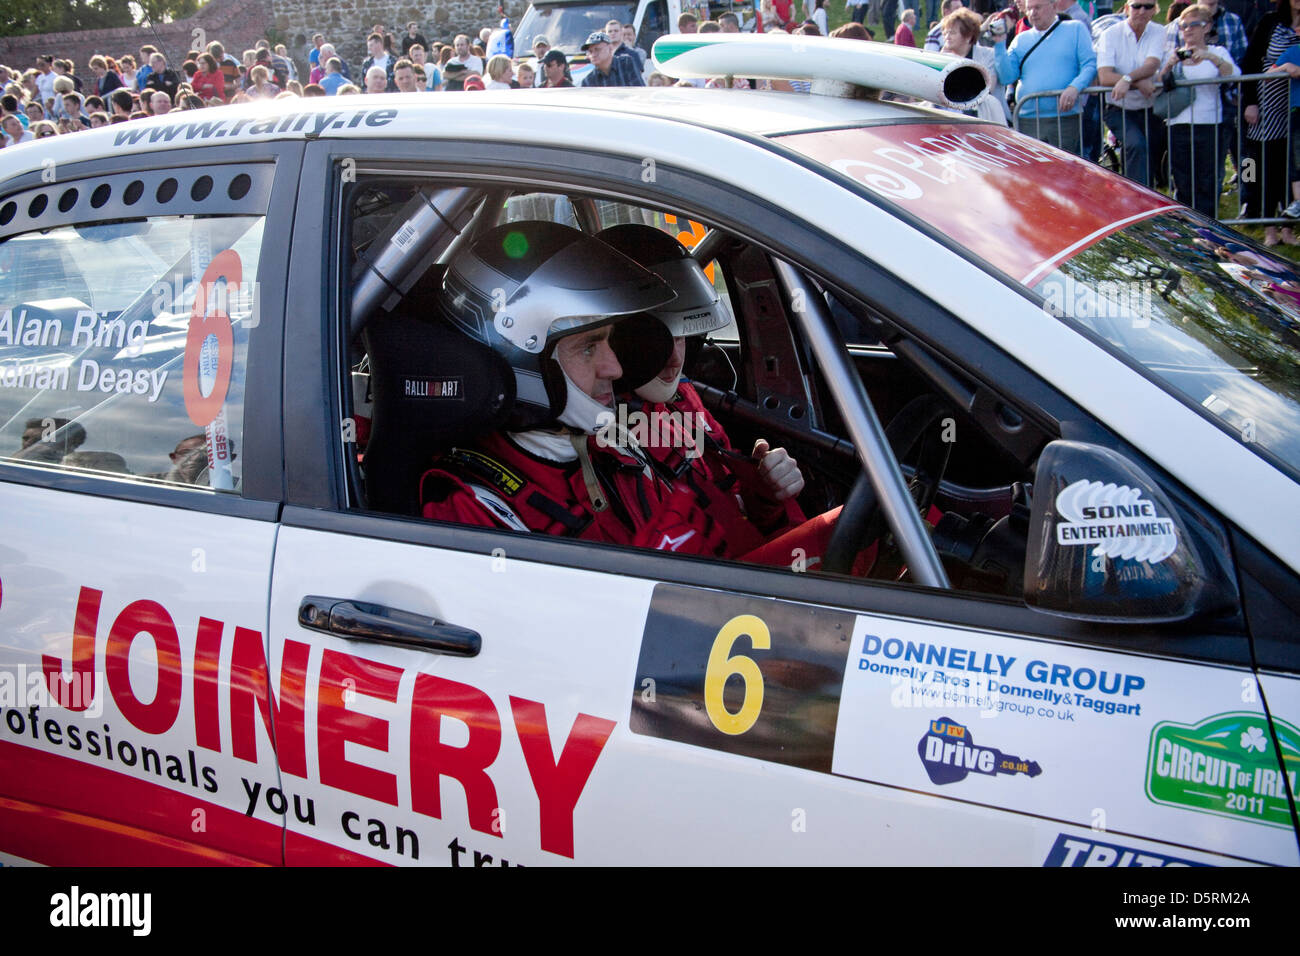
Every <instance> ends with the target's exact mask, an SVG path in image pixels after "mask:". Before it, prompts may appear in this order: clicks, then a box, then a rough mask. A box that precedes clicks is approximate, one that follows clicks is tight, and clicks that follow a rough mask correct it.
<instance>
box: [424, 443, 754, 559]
mask: <svg viewBox="0 0 1300 956" xmlns="http://www.w3.org/2000/svg"><path fill="white" fill-rule="evenodd" d="M584 451H585V454H586V455H587V457H588V460H589V461H590V463H591V467H590V469H589V470H588V469H585V468H584V467H583V463H582V461H581V460H573V461H553V460H551V459H549V458H543V457H540V456H538V455H535V454H533V453H531V452H529V451H527V450H526V449H524V448H522V447H520V446H519V445H518V444H516V443H515V442H513V441H511V440H510V438H509V436H508V435H505V434H503V433H499V432H498V433H493V434H491V435H488V436H487V437H486V438H484V439H483V440H481V441H480V442H479V443H478V444H477V445H476V446H475V447H473V448H453V449H452V450H451V451H449V452H448V453H447V454H445V455H443V456H442V457H441V458H440V459H438V460H437V461H436V462H434V467H433V468H431V469H430V470H429V471H427V472H425V473H424V475H423V476H422V477H421V479H420V507H421V513H422V514H423V515H424V517H426V518H430V519H433V520H436V521H449V522H454V523H458V524H469V525H479V526H485V527H499V528H508V529H512V530H515V531H534V532H541V533H543V534H551V535H560V536H563V537H571V538H578V539H581V540H585V541H604V542H608V543H611V544H630V545H634V546H637V547H647V548H654V549H656V550H661V551H676V552H679V553H682V554H697V555H708V556H712V557H731V556H734V552H732V549H731V548H730V547H729V546H728V542H727V540H726V536H725V533H724V531H725V529H724V528H723V526H722V525H721V524H719V523H718V522H717V521H715V520H714V519H713V518H712V517H710V516H709V514H708V513H707V512H706V511H705V508H706V507H707V505H708V499H707V498H703V497H701V495H700V493H699V492H698V491H697V490H695V489H693V488H692V487H690V485H688V484H685V483H676V484H674V483H671V482H667V481H663V480H661V479H659V478H657V477H655V476H654V475H653V474H647V470H648V469H647V467H646V464H645V463H644V462H641V461H639V460H637V458H636V457H634V456H633V455H630V454H626V453H624V452H623V451H622V450H621V449H617V448H613V447H603V446H600V445H598V444H597V443H596V442H595V441H594V440H592V439H591V438H590V437H589V438H588V439H587V441H586V446H585V449H584ZM582 454H583V452H579V455H582ZM589 479H590V480H591V481H592V482H594V485H593V484H592V483H589ZM593 492H594V494H593ZM748 543H749V542H744V544H745V545H747V544H748ZM745 550H748V547H745Z"/></svg>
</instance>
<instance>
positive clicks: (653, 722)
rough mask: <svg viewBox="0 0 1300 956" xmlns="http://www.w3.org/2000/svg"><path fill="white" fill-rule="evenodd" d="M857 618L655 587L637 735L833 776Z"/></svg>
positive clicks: (634, 704)
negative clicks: (846, 667) (838, 724)
mask: <svg viewBox="0 0 1300 956" xmlns="http://www.w3.org/2000/svg"><path fill="white" fill-rule="evenodd" d="M852 633H853V615H852V614H849V613H847V612H845V611H836V610H832V609H830V608H823V607H816V606H813V605H802V604H794V603H789V602H786V601H774V600H772V599H770V598H758V597H750V596H747V595H743V594H728V593H725V592H720V591H706V590H702V589H699V588H685V587H677V586H674V585H668V584H659V585H656V587H655V590H654V595H653V597H652V598H651V600H650V612H649V614H648V615H647V617H646V624H645V632H644V634H643V635H642V638H641V654H640V659H639V661H638V663H637V669H636V678H635V682H634V683H633V686H632V689H631V691H632V692H631V719H630V721H629V726H630V727H631V729H632V731H633V732H634V733H638V734H645V735H647V736H653V737H662V738H666V739H668V740H676V741H680V742H681V743H686V744H692V745H694V746H697V747H708V748H710V749H712V750H721V751H725V752H728V753H735V754H742V755H744V756H747V757H755V758H757V759H760V760H770V761H773V762H776V763H783V764H789V765H792V766H795V767H803V768H805V769H808V770H818V771H821V772H823V773H829V772H830V770H831V758H832V753H833V750H834V744H835V724H836V718H837V715H838V710H839V702H840V690H841V685H842V683H843V678H844V664H845V661H846V660H847V658H848V652H849V637H850V635H851V634H852Z"/></svg>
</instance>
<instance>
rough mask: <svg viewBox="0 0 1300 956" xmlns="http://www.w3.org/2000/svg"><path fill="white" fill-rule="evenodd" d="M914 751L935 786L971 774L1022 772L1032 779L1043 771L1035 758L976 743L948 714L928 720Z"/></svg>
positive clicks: (958, 779) (990, 775)
mask: <svg viewBox="0 0 1300 956" xmlns="http://www.w3.org/2000/svg"><path fill="white" fill-rule="evenodd" d="M916 752H917V754H918V755H919V756H920V757H921V764H922V766H924V767H925V773H926V775H927V776H928V777H929V778H930V782H931V783H933V784H938V785H942V784H945V783H959V782H960V781H962V780H965V779H966V777H967V776H968V775H970V774H972V773H982V774H985V775H986V776H989V777H996V776H998V775H999V774H1010V775H1014V774H1018V773H1022V774H1024V775H1025V776H1026V777H1031V778H1032V777H1037V776H1038V775H1039V774H1040V773H1042V772H1043V770H1042V768H1041V767H1039V766H1038V763H1037V762H1036V761H1033V760H1026V759H1024V758H1023V757H1017V756H1016V755H1015V754H1009V753H1003V752H1002V751H1001V750H998V749H997V748H996V747H980V746H977V745H976V744H975V738H974V736H973V735H972V734H971V732H970V728H969V727H966V726H965V725H964V724H959V723H957V721H955V720H953V719H952V718H951V717H940V718H939V719H938V720H932V721H930V727H929V729H928V730H926V732H925V734H924V735H923V736H922V737H921V741H920V743H918V744H917V745H916Z"/></svg>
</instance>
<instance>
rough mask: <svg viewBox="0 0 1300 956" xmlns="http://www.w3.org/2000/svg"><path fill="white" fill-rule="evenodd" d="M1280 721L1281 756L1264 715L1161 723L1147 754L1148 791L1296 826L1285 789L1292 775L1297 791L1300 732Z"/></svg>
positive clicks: (1165, 800)
mask: <svg viewBox="0 0 1300 956" xmlns="http://www.w3.org/2000/svg"><path fill="white" fill-rule="evenodd" d="M1273 723H1274V725H1275V727H1276V729H1277V736H1278V743H1279V744H1280V751H1281V753H1280V757H1281V760H1279V759H1278V758H1279V752H1278V749H1277V748H1275V747H1274V744H1273V741H1272V739H1271V738H1270V736H1269V733H1268V721H1267V719H1266V718H1265V717H1264V715H1263V714H1259V713H1229V714H1216V715H1215V716H1213V717H1207V718H1206V719H1205V720H1202V721H1201V722H1200V723H1197V724H1179V723H1174V722H1172V721H1164V722H1162V723H1159V724H1156V726H1155V727H1154V728H1153V729H1152V731H1151V745H1150V749H1149V751H1148V754H1147V770H1146V794H1147V797H1148V798H1149V799H1150V800H1151V801H1152V802H1153V803H1159V804H1164V805H1165V806H1170V807H1181V808H1182V809H1185V810H1197V811H1199V812H1201V813H1213V814H1217V815H1218V816H1224V817H1231V818H1233V819H1241V820H1248V821H1250V822H1251V823H1264V824H1267V825H1269V826H1275V827H1286V828H1288V829H1289V828H1290V827H1291V811H1290V807H1289V805H1288V802H1287V794H1286V788H1287V781H1288V779H1289V780H1290V784H1291V789H1292V791H1293V792H1294V790H1295V787H1296V778H1297V775H1298V774H1300V731H1297V730H1296V728H1295V727H1293V726H1291V725H1290V724H1288V723H1287V722H1286V721H1283V720H1278V719H1276V718H1274V720H1273ZM1283 766H1284V767H1285V768H1286V777H1283V775H1282V769H1281V768H1282V767H1283Z"/></svg>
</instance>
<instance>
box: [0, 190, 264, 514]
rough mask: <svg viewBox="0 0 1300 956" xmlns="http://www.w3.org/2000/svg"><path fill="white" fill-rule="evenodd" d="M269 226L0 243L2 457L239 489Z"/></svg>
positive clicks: (118, 225)
mask: <svg viewBox="0 0 1300 956" xmlns="http://www.w3.org/2000/svg"><path fill="white" fill-rule="evenodd" d="M262 231H263V220H262V217H260V216H206V217H205V216H196V217H191V216H159V217H153V218H147V219H141V220H137V221H130V222H121V221H119V222H112V223H100V224H93V225H84V226H64V227H59V228H54V229H49V230H46V231H43V232H28V233H24V234H21V235H15V236H11V237H9V238H8V239H6V240H5V241H4V242H3V243H0V460H3V461H5V462H9V463H21V464H24V465H31V466H40V467H46V468H56V469H62V470H70V471H77V472H91V473H95V474H99V475H102V476H105V477H109V476H112V477H116V478H129V479H132V480H138V481H146V482H164V483H167V484H173V485H180V486H186V487H190V488H207V489H212V490H215V491H227V492H229V491H237V490H238V488H239V483H240V474H241V462H240V445H241V438H242V431H243V421H244V411H245V409H244V374H245V369H246V366H247V357H248V356H247V350H248V333H249V330H250V329H251V328H252V327H253V326H254V325H255V324H256V322H257V316H258V307H257V305H258V303H257V288H258V283H257V277H258V276H257V272H258V259H259V253H260V250H261V248H262Z"/></svg>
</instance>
